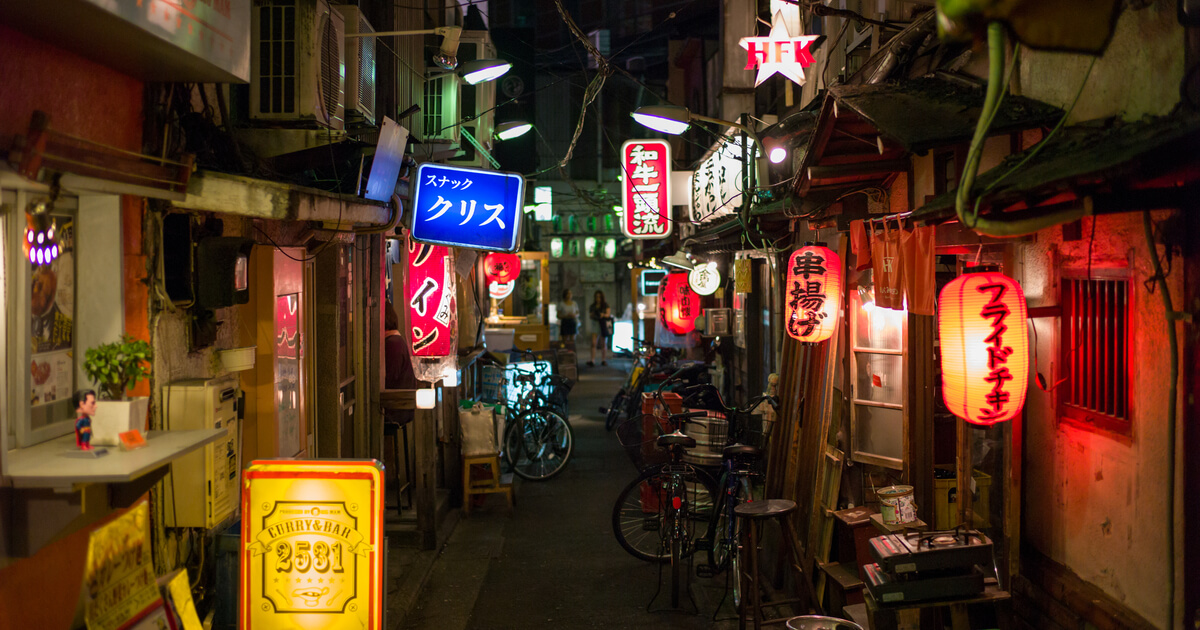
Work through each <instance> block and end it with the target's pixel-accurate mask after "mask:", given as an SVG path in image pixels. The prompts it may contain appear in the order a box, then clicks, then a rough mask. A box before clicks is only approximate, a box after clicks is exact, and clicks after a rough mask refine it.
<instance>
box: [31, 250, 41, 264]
mask: <svg viewBox="0 0 1200 630" xmlns="http://www.w3.org/2000/svg"><path fill="white" fill-rule="evenodd" d="M33 251H35V252H37V264H39V265H41V264H43V263H42V248H40V247H37V248H35V249H34V250H33Z"/></svg>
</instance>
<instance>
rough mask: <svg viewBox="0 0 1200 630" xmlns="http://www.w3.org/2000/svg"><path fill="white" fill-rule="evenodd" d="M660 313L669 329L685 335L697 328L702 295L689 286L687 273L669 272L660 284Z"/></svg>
mask: <svg viewBox="0 0 1200 630" xmlns="http://www.w3.org/2000/svg"><path fill="white" fill-rule="evenodd" d="M659 291H660V295H659V300H658V314H659V317H660V318H662V322H663V325H665V326H666V327H667V330H670V331H671V332H673V333H675V334H676V335H684V334H687V333H690V332H692V331H693V330H695V329H696V318H697V317H699V316H700V296H699V295H697V294H696V292H695V291H693V290H692V287H690V286H688V275H687V274H686V273H670V274H667V277H666V279H665V280H663V281H662V284H661V285H659Z"/></svg>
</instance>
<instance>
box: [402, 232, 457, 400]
mask: <svg viewBox="0 0 1200 630" xmlns="http://www.w3.org/2000/svg"><path fill="white" fill-rule="evenodd" d="M454 294H455V285H454V258H453V257H452V256H451V255H450V248H449V247H445V246H443V245H429V244H426V243H418V242H416V241H413V240H409V242H408V291H407V293H406V295H407V302H408V321H409V324H410V326H411V328H412V335H410V337H409V343H410V344H411V347H412V356H414V357H445V356H450V355H453V354H457V352H458V332H457V325H458V307H457V304H456V300H455V296H454ZM418 378H420V376H419V375H418ZM423 380H424V379H423Z"/></svg>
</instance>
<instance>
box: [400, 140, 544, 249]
mask: <svg viewBox="0 0 1200 630" xmlns="http://www.w3.org/2000/svg"><path fill="white" fill-rule="evenodd" d="M412 206H413V220H412V237H413V239H414V240H416V241H420V242H423V243H435V244H438V245H450V246H452V247H466V248H469V249H482V250H486V251H492V252H515V251H517V249H519V248H520V246H521V217H522V215H523V214H524V212H523V209H524V207H525V178H524V177H522V176H521V175H518V174H516V173H501V172H498V171H485V170H480V169H474V168H463V167H461V166H447V165H445V164H433V163H431V162H426V163H424V164H422V165H421V166H420V167H419V168H418V169H417V182H416V186H415V189H414V191H413V199H412Z"/></svg>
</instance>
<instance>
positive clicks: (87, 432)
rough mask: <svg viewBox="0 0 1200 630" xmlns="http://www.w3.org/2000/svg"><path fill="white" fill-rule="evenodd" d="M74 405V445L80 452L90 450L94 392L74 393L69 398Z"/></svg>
mask: <svg viewBox="0 0 1200 630" xmlns="http://www.w3.org/2000/svg"><path fill="white" fill-rule="evenodd" d="M71 402H73V403H75V445H76V446H78V447H79V448H80V449H81V450H85V451H90V450H92V416H94V415H96V392H95V391H93V390H90V389H81V390H79V391H76V392H75V394H74V396H72V397H71Z"/></svg>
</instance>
